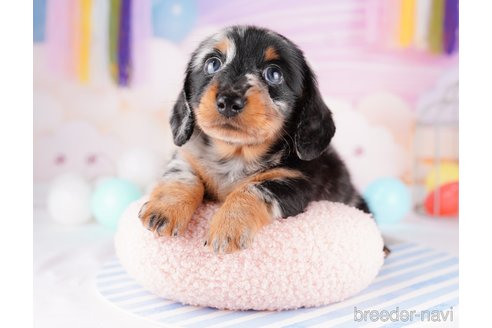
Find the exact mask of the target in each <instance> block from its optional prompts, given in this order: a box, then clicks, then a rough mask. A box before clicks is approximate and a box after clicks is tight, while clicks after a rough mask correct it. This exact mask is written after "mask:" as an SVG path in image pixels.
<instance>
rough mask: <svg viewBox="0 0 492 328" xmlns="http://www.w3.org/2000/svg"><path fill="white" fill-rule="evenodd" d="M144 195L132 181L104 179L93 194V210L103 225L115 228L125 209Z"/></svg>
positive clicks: (93, 213)
mask: <svg viewBox="0 0 492 328" xmlns="http://www.w3.org/2000/svg"><path fill="white" fill-rule="evenodd" d="M141 196H142V192H141V191H140V189H139V188H138V187H137V186H136V185H135V184H134V183H132V182H130V181H127V180H124V179H118V178H109V179H106V180H104V181H102V182H101V183H100V184H99V185H98V186H97V187H96V190H95V191H94V192H93V194H92V196H91V212H92V215H94V217H95V218H96V220H97V221H98V222H99V223H101V224H102V225H103V226H105V227H107V228H110V229H112V230H115V229H116V227H117V226H118V221H119V220H120V217H121V215H122V214H123V212H124V211H125V209H126V208H127V207H128V205H130V203H132V202H133V201H135V200H137V199H139V198H140V197H141Z"/></svg>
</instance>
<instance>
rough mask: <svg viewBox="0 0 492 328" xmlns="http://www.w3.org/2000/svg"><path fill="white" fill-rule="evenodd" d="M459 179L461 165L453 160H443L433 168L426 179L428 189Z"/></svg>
mask: <svg viewBox="0 0 492 328" xmlns="http://www.w3.org/2000/svg"><path fill="white" fill-rule="evenodd" d="M458 180H459V166H458V164H456V163H452V162H443V163H441V164H439V165H437V167H434V168H432V170H431V171H430V172H429V175H427V178H426V179H425V186H426V188H427V191H431V190H434V189H436V188H437V187H439V186H441V185H443V184H446V183H449V182H455V181H458Z"/></svg>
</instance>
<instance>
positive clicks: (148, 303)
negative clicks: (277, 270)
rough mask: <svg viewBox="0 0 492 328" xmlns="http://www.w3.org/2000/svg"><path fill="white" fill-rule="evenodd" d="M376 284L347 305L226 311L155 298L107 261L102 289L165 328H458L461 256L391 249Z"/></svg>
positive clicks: (399, 247)
mask: <svg viewBox="0 0 492 328" xmlns="http://www.w3.org/2000/svg"><path fill="white" fill-rule="evenodd" d="M392 251H393V252H392V254H391V256H390V257H389V258H388V259H386V261H385V264H384V266H383V268H382V269H381V272H380V273H379V275H378V276H377V277H376V279H375V280H374V281H373V283H372V284H371V285H370V286H369V287H368V288H366V289H365V290H363V291H362V292H360V293H359V294H357V295H355V296H353V297H352V298H350V299H347V300H345V301H343V302H339V303H336V304H331V305H328V306H324V307H319V308H307V309H298V310H292V311H282V312H269V311H222V310H217V309H213V308H206V307H205V308H204V307H195V306H188V305H183V304H181V303H176V302H173V301H169V300H165V299H162V298H159V297H156V296H154V295H153V294H151V293H149V292H147V291H146V290H144V289H143V288H142V287H140V286H139V285H138V284H137V283H136V282H135V281H134V280H133V279H132V278H131V277H130V276H128V275H127V273H126V272H125V271H124V269H123V268H122V267H121V265H120V264H119V262H118V260H117V259H115V260H112V261H110V262H108V263H106V264H105V265H104V266H103V268H102V269H101V272H100V273H99V274H98V276H97V288H98V290H99V292H100V293H101V295H102V296H103V297H104V298H105V299H107V300H108V301H109V302H111V303H113V304H115V305H116V306H118V307H119V308H121V309H123V310H124V311H127V312H130V313H133V314H135V315H137V316H141V317H145V318H147V319H150V320H152V321H154V322H159V323H161V324H162V326H163V327H197V328H198V327H200V328H201V327H354V326H368V327H371V326H374V327H383V326H384V327H401V326H405V325H410V324H421V323H428V322H429V323H430V322H434V323H436V322H437V323H441V324H444V325H445V326H450V325H451V324H453V323H454V324H455V325H456V326H457V310H458V309H457V306H458V275H459V272H458V258H457V257H454V256H450V255H448V254H446V253H443V252H439V251H435V250H432V249H429V248H426V247H422V246H419V245H415V244H410V243H402V244H398V245H393V246H392Z"/></svg>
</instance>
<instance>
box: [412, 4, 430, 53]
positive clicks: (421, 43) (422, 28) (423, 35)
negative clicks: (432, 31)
mask: <svg viewBox="0 0 492 328" xmlns="http://www.w3.org/2000/svg"><path fill="white" fill-rule="evenodd" d="M431 4H432V1H429V0H416V7H415V16H416V17H415V34H414V44H415V46H416V47H417V48H418V49H422V50H424V49H427V35H428V31H429V19H430V9H431Z"/></svg>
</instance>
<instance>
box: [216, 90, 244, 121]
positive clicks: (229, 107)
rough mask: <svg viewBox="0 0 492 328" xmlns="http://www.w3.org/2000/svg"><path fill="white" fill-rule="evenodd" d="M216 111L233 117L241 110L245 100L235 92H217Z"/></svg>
mask: <svg viewBox="0 0 492 328" xmlns="http://www.w3.org/2000/svg"><path fill="white" fill-rule="evenodd" d="M216 104H217V111H218V112H219V113H220V114H221V115H223V116H225V117H227V118H230V117H234V116H236V115H237V114H239V113H241V112H242V111H243V108H244V106H245V105H246V100H245V99H244V98H243V97H242V96H240V95H239V94H237V93H232V92H228V93H219V94H218V95H217V102H216Z"/></svg>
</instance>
